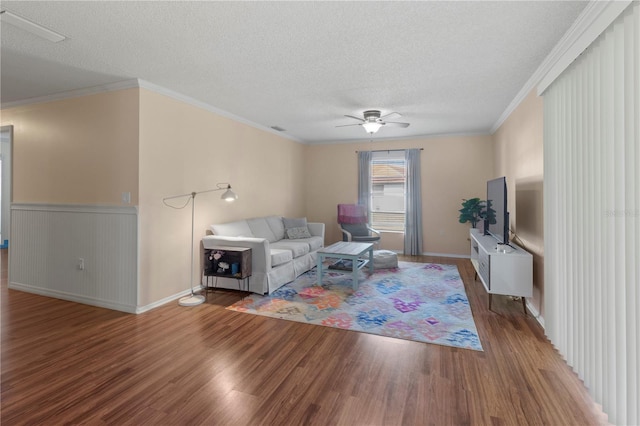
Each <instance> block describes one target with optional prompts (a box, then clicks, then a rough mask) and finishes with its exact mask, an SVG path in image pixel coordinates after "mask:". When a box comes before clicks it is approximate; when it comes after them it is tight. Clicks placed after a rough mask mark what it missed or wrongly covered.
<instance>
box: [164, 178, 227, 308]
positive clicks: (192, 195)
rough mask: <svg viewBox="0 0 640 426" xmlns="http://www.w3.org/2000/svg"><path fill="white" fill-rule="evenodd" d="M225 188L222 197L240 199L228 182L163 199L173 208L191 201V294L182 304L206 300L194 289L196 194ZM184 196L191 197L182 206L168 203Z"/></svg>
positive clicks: (183, 206) (183, 298) (194, 304)
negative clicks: (212, 187)
mask: <svg viewBox="0 0 640 426" xmlns="http://www.w3.org/2000/svg"><path fill="white" fill-rule="evenodd" d="M225 189H226V191H225V192H224V193H223V194H222V196H221V197H220V198H222V199H223V200H225V201H227V202H232V201H235V200H237V199H238V196H237V195H236V193H235V192H233V190H232V189H231V185H229V184H228V183H218V184H217V188H214V189H207V190H205V191H199V192H190V193H188V194H180V195H174V196H172V197H166V198H163V199H162V202H163V203H164V205H165V206H167V207H171V208H173V209H183V208H185V207H187V205H188V204H189V201H191V271H190V273H189V285H190V288H191V295H189V296H185V297H182V298H180V300H179V301H178V303H179V304H180V306H196V305H199V304H201V303H203V302H204V296H203V295H201V294H195V293H194V291H193V266H194V265H193V244H194V241H193V222H194V212H195V205H196V195H198V194H204V193H207V192H215V191H224V190H225ZM184 197H189V198H187V201H186V202H185V203H184V205H182V206H179V207H176V206H172V205H171V204H168V203H167V201H168V200H174V199H176V198H184Z"/></svg>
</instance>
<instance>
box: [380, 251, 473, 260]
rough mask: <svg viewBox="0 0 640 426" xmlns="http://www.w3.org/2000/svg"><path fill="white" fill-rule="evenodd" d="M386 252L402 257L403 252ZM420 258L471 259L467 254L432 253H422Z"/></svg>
mask: <svg viewBox="0 0 640 426" xmlns="http://www.w3.org/2000/svg"><path fill="white" fill-rule="evenodd" d="M380 250H387V249H380ZM387 251H392V252H394V253H396V254H400V255H404V251H402V250H387ZM421 256H434V257H455V258H456V259H469V258H471V256H470V255H468V254H451V253H432V252H424V253H422V254H421Z"/></svg>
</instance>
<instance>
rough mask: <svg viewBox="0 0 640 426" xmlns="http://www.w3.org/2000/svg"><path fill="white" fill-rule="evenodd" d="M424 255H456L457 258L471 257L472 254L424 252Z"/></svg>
mask: <svg viewBox="0 0 640 426" xmlns="http://www.w3.org/2000/svg"><path fill="white" fill-rule="evenodd" d="M422 255H423V256H435V257H455V258H456V259H470V258H471V255H469V254H451V253H432V252H429V251H428V252H425V253H422Z"/></svg>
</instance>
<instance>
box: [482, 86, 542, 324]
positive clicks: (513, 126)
mask: <svg viewBox="0 0 640 426" xmlns="http://www.w3.org/2000/svg"><path fill="white" fill-rule="evenodd" d="M494 139H495V157H496V159H495V170H496V176H506V177H507V189H508V194H507V198H508V208H509V212H510V226H511V230H512V231H513V232H515V233H516V235H517V236H518V237H519V240H518V239H516V240H515V242H516V243H518V244H522V245H524V248H525V249H526V250H527V251H528V252H530V253H531V254H533V286H534V288H533V298H532V300H531V302H532V303H533V305H534V307H535V308H536V309H537V310H538V312H539V313H540V314H541V315H542V316H543V317H544V306H541V302H542V300H543V294H544V229H543V208H542V203H543V197H542V183H543V173H544V166H543V107H542V98H541V97H539V96H537V94H536V92H535V89H534V90H532V91H531V93H529V95H528V96H527V98H526V99H525V100H524V101H523V102H522V103H521V104H520V105H519V106H518V108H517V109H516V110H515V111H514V112H513V113H511V115H510V116H509V118H508V119H507V120H506V121H505V122H504V123H503V124H502V126H500V128H499V129H498V130H497V131H496V133H495V134H494Z"/></svg>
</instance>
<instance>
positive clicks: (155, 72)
mask: <svg viewBox="0 0 640 426" xmlns="http://www.w3.org/2000/svg"><path fill="white" fill-rule="evenodd" d="M586 4H587V3H586V2H564V1H550V2H545V1H505V2H485V1H476V2H460V1H454V2H448V1H440V2H400V1H389V2H346V1H345V2H340V1H338V2H335V1H334V2H311V1H305V2H295V1H294V2H291V1H286V2H187V1H174V2H159V1H142V2H132V1H128V2H101V1H86V2H82V1H81V2H78V1H73V2H64V1H62V2H59V1H50V2H36V1H28V2H27V1H2V3H1V6H2V8H3V9H8V10H10V11H11V12H14V13H16V14H18V15H21V16H23V17H26V18H28V19H30V20H32V21H34V22H37V23H39V24H41V25H43V26H45V27H47V28H50V29H52V30H55V31H57V32H59V33H62V34H64V35H65V36H67V37H68V39H67V40H64V41H62V42H59V43H52V42H49V41H47V40H44V39H41V38H38V37H36V36H34V35H32V34H30V33H28V32H26V31H24V30H22V29H19V28H16V27H14V26H12V25H9V24H3V25H2V28H1V41H2V50H1V56H0V60H1V62H0V65H1V75H0V77H1V93H0V96H1V99H0V100H1V101H2V103H3V104H7V103H12V102H16V101H22V100H25V99H28V98H34V97H41V96H46V95H53V94H58V93H61V92H65V91H69V90H74V89H80V88H87V87H91V86H97V85H103V84H108V83H114V82H119V81H123V80H127V79H132V78H138V79H142V80H145V81H148V82H150V83H152V84H154V85H157V86H161V87H163V88H166V89H169V90H171V91H173V92H177V93H180V94H182V95H185V96H187V97H191V98H193V99H195V100H197V101H200V102H203V103H205V104H208V105H210V106H212V107H214V108H216V109H219V110H222V111H226V112H228V113H230V114H233V115H235V116H238V117H241V118H243V119H244V120H247V121H250V122H252V123H256V124H258V125H261V126H264V127H271V126H279V127H281V128H284V129H285V132H284V135H286V136H288V137H290V138H293V139H296V140H299V141H302V142H307V143H321V142H334V141H351V140H363V139H367V140H368V139H371V138H370V137H369V136H368V135H367V134H366V133H365V131H364V130H363V129H362V128H361V127H360V126H354V127H340V128H336V127H335V126H338V125H343V124H350V123H353V122H354V120H351V119H349V118H346V117H344V115H345V114H351V115H357V116H361V115H362V112H363V111H364V110H366V109H380V110H381V111H382V113H383V114H384V113H386V112H391V111H397V112H399V113H401V114H402V118H401V119H399V120H397V121H406V122H409V123H411V126H410V127H408V128H391V127H385V128H382V129H381V130H380V131H379V132H378V133H377V134H375V135H374V136H373V139H388V138H406V137H416V136H426V135H439V134H464V133H488V132H489V130H490V129H491V127H492V126H493V125H494V124H495V123H496V121H497V120H498V119H499V117H500V115H501V114H502V113H503V112H504V111H505V109H506V108H507V107H508V105H509V103H510V102H511V101H512V100H513V99H514V97H515V96H516V95H517V94H518V92H519V91H520V90H521V89H522V87H523V86H524V84H525V83H526V82H527V80H528V79H529V78H530V77H531V75H532V74H533V73H534V71H535V70H536V69H537V68H538V66H539V65H540V64H541V62H542V61H543V59H544V58H545V57H546V56H547V54H548V53H549V52H550V51H551V49H552V48H553V46H554V45H555V44H556V43H557V42H558V40H559V39H560V38H561V37H562V35H563V34H564V33H565V31H566V30H567V29H568V28H569V27H570V26H571V24H572V23H573V22H574V21H575V19H576V18H577V17H578V15H579V14H580V12H581V11H582V10H583V9H584V7H585V6H586Z"/></svg>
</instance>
